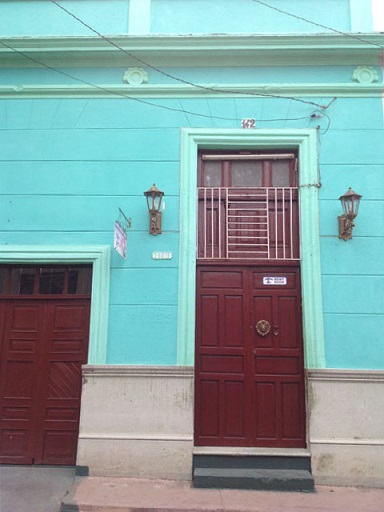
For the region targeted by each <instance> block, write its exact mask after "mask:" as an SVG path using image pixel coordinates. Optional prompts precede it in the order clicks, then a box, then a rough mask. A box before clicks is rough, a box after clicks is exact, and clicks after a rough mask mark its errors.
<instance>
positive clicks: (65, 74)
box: [0, 40, 336, 123]
mask: <svg viewBox="0 0 384 512" xmlns="http://www.w3.org/2000/svg"><path fill="white" fill-rule="evenodd" d="M0 44H2V45H3V46H4V47H6V48H8V49H9V50H11V51H13V52H15V53H16V54H18V55H21V56H22V57H24V58H26V59H28V60H30V61H31V62H34V63H35V64H37V65H39V66H42V67H44V68H46V69H49V70H51V71H54V72H56V73H59V74H61V75H63V76H66V77H67V78H70V79H71V80H75V81H77V82H80V83H82V84H84V85H87V86H89V87H92V88H95V89H98V90H100V91H103V92H105V93H108V94H112V95H114V96H117V97H119V98H124V99H128V100H132V101H136V102H138V103H142V104H144V105H149V106H151V107H155V108H162V109H164V110H169V111H171V112H181V113H183V114H185V115H187V114H189V115H192V116H197V117H203V118H207V119H219V120H222V121H236V122H238V121H240V120H241V119H238V118H233V117H223V116H216V115H215V116H214V115H211V114H201V113H198V112H192V111H190V110H185V109H183V108H174V107H167V106H166V105H161V104H158V103H152V102H151V101H147V100H143V99H141V98H135V97H134V96H130V95H128V94H125V93H122V92H119V91H114V90H112V89H108V88H107V87H103V86H101V85H96V84H93V83H91V82H88V81H87V80H83V79H82V78H78V77H75V76H73V75H71V74H70V73H67V72H66V71H63V70H62V69H58V68H56V67H54V66H50V65H49V64H46V63H44V62H41V61H39V60H38V59H35V58H34V57H31V56H30V55H27V54H26V53H25V52H22V51H20V50H17V49H16V48H14V47H13V46H11V45H9V44H7V43H5V42H4V41H1V40H0ZM284 98H285V97H284ZM285 99H290V98H289V97H286V98H285ZM335 99H336V98H333V99H332V100H331V102H330V103H332V102H333V101H334V100H335ZM179 104H180V106H181V103H180V101H179ZM320 108H321V109H324V108H328V106H325V107H324V106H323V107H322V106H320ZM304 119H308V116H302V117H293V118H274V119H260V120H258V122H263V123H269V122H278V121H299V120H304Z"/></svg>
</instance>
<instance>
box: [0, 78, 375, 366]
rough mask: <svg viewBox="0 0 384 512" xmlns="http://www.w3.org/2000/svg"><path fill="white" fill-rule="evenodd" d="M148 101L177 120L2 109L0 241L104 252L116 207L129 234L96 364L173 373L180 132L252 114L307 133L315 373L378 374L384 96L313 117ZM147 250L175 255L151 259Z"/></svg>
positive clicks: (160, 115) (304, 111) (107, 108)
mask: <svg viewBox="0 0 384 512" xmlns="http://www.w3.org/2000/svg"><path fill="white" fill-rule="evenodd" d="M295 71H296V72H297V70H295ZM312 100H313V101H314V102H320V103H321V102H323V103H327V101H328V100H327V101H324V98H311V101H312ZM153 101H154V102H155V103H158V104H161V105H164V106H167V107H171V108H175V109H179V110H180V111H179V112H170V111H168V110H163V109H161V108H156V107H154V106H148V105H143V104H141V103H139V102H134V101H129V100H119V99H92V100H81V99H61V100H60V99H30V100H16V99H13V100H1V101H0V147H1V162H0V176H1V190H2V195H1V197H0V201H1V208H0V211H1V212H2V215H1V216H0V243H1V244H22V245H26V244H27V245H28V244H55V245H61V244H71V245H82V244H92V245H97V244H112V240H113V226H114V221H115V219H116V218H117V214H118V208H119V207H120V208H121V209H122V210H123V211H124V212H125V213H126V215H127V216H129V217H131V218H132V227H131V228H130V229H129V231H128V250H127V259H126V260H123V259H122V258H121V257H120V256H119V255H118V254H117V253H116V252H114V251H112V268H111V292H110V315H109V335H108V339H109V341H108V357H107V362H109V363H116V364H118V363H120V364H122V363H129V364H175V361H176V345H177V339H176V327H177V317H176V313H177V286H178V242H179V234H178V229H179V227H178V193H179V192H178V191H179V164H180V162H179V161H180V147H179V132H180V127H188V126H190V127H227V128H234V127H238V122H237V121H223V120H220V119H215V118H214V116H215V115H225V117H229V118H231V117H232V116H233V117H234V118H237V117H240V118H241V117H243V116H248V115H249V113H250V112H252V115H253V116H254V117H256V118H257V119H258V127H259V128H270V127H271V126H272V127H274V128H288V127H299V128H308V127H314V126H316V125H317V124H318V125H319V126H320V128H319V163H320V174H321V181H322V188H321V204H320V214H321V249H322V279H323V299H324V321H325V343H326V346H325V349H326V364H327V366H328V367H336V368H367V369H373V368H380V369H384V351H383V346H382V332H383V330H382V327H384V325H383V324H384V305H383V303H384V301H383V296H384V264H383V259H382V258H381V257H380V255H381V254H382V252H383V249H384V236H383V235H384V172H383V171H384V146H383V144H382V138H383V116H382V108H381V99H380V98H376V99H375V98H360V99H356V98H339V99H338V100H337V101H335V102H334V103H333V104H332V105H331V106H330V107H329V109H328V110H327V111H326V114H327V116H329V117H324V118H322V119H315V120H313V119H311V118H310V115H311V113H312V112H313V111H314V107H313V106H311V105H307V104H302V103H298V102H295V101H292V100H290V99H271V98H264V99H260V98H237V99H236V100H235V99H233V98H220V99H214V98H210V99H188V100H185V99H184V100H180V101H175V100H162V101H161V100H153ZM183 109H184V110H189V111H192V112H196V113H198V112H199V113H202V114H204V115H206V116H207V117H201V118H200V117H196V116H192V115H189V114H185V113H184V112H183V111H182V110H183ZM211 116H212V117H211ZM272 119H284V120H280V121H271V120H272ZM288 119H292V120H291V121H289V120H288ZM153 182H156V184H157V185H158V187H159V188H161V189H162V190H164V191H165V194H166V195H165V211H164V217H163V227H164V233H163V234H162V235H161V236H158V237H152V236H150V235H148V234H147V228H148V215H147V212H146V205H145V198H144V196H143V192H144V190H147V189H148V188H149V187H150V186H151V185H152V183H153ZM349 186H352V187H353V188H354V189H355V190H356V191H357V192H359V193H361V194H362V195H363V200H362V204H361V208H360V213H359V216H358V218H357V221H356V228H355V230H354V237H353V240H351V241H349V242H344V241H342V240H339V239H338V237H337V220H336V218H337V215H339V214H340V213H341V207H340V204H339V201H338V197H339V196H340V195H341V194H343V193H344V192H345V191H346V190H347V188H348V187H349ZM153 251H171V252H172V253H173V258H172V260H166V261H159V260H153V259H152V252H153Z"/></svg>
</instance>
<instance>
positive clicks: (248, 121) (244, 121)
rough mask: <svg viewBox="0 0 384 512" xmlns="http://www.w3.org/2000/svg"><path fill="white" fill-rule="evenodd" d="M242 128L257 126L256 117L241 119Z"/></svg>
mask: <svg viewBox="0 0 384 512" xmlns="http://www.w3.org/2000/svg"><path fill="white" fill-rule="evenodd" d="M241 127H242V128H256V119H251V118H248V117H247V118H246V119H242V120H241Z"/></svg>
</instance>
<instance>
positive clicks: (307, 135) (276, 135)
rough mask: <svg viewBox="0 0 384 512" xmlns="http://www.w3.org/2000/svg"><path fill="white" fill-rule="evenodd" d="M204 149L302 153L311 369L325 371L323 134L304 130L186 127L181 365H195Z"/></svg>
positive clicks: (302, 242)
mask: <svg viewBox="0 0 384 512" xmlns="http://www.w3.org/2000/svg"><path fill="white" fill-rule="evenodd" d="M204 148H209V149H253V150H257V149H296V150H298V153H299V202H300V245H301V262H300V264H301V282H302V297H303V334H304V354H305V367H306V368H324V367H325V355H324V328H323V305H322V293H321V271H320V233H319V173H318V160H317V134H316V130H302V129H298V130H284V129H282V130H243V129H235V130H233V129H227V130H225V129H224V130H216V129H194V128H191V129H182V131H181V169H180V262H179V300H178V347H177V348H178V351H177V354H178V357H177V364H179V365H186V366H192V365H193V364H194V347H195V275H196V227H197V218H196V213H197V212H196V187H197V152H198V150H199V149H204Z"/></svg>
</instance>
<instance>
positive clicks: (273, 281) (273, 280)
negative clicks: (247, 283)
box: [263, 277, 287, 286]
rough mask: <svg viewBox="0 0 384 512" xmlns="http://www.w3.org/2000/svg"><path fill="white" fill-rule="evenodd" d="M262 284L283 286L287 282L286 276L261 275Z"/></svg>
mask: <svg viewBox="0 0 384 512" xmlns="http://www.w3.org/2000/svg"><path fill="white" fill-rule="evenodd" d="M263 284H266V285H269V286H273V285H280V286H284V285H286V284H287V278H286V277H263Z"/></svg>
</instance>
